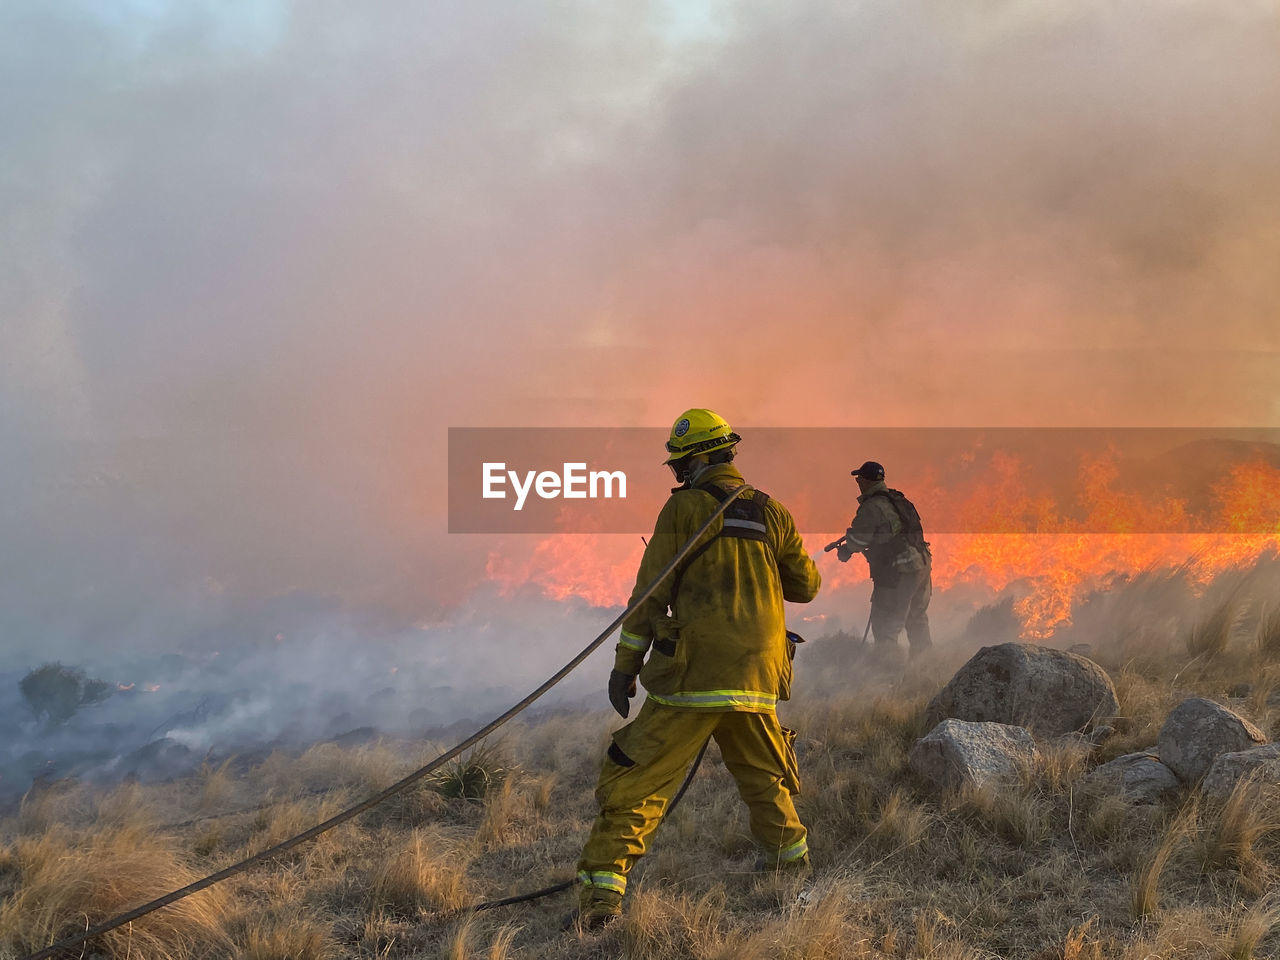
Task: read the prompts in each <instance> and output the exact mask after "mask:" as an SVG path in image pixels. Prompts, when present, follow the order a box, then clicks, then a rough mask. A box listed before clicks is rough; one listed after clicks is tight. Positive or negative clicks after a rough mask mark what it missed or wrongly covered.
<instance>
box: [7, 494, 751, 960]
mask: <svg viewBox="0 0 1280 960" xmlns="http://www.w3.org/2000/svg"><path fill="white" fill-rule="evenodd" d="M749 489H750V485H749V484H745V483H744V484H742V485H741V486H739V487H737V488H736V489H734V490H732V491H731V492H730V493H729V495H728V496H727V497H725V499H724V500H723V501H722V502H721V503H719V504H718V505H717V507H716V509H715V511H713V512H712V514H711V516H709V517H708V518H707V520H706V522H705V523H703V525H702V526H701V527H699V528H698V530H697V531H696V532H695V533H694V534H693V536H691V537H690V538H689V539H688V540H687V541H685V543H684V545H683V546H682V547H681V548H680V549H679V550H677V551H676V554H675V556H674V557H672V558H671V560H670V561H669V562H668V563H667V565H666V566H664V567H663V568H662V569H661V570H660V571H659V572H658V575H657V576H656V577H654V578H653V580H652V581H651V582H650V583H649V585H648V586H647V587H645V589H644V591H643V592H641V593H640V595H639V596H637V597H636V598H635V599H634V600H633V601H632V602H631V604H630V605H629V606H628V607H627V608H626V609H625V610H623V611H622V613H620V614H618V616H617V617H615V618H614V619H613V621H612V622H611V623H610V624H609V625H608V626H607V627H605V629H604V630H603V631H601V632H600V634H599V635H598V636H597V637H596V638H595V639H594V640H592V641H591V642H590V643H589V644H587V645H586V646H585V647H583V648H582V650H581V651H580V652H579V653H578V654H577V656H575V657H574V658H573V659H572V660H570V661H569V662H568V663H566V664H565V665H564V666H563V667H561V668H560V669H559V670H557V671H556V672H555V673H554V674H552V675H551V676H550V677H548V678H547V679H546V680H544V681H543V682H542V683H541V684H540V685H539V686H538V687H537V688H536V689H535V690H534V691H533V692H532V693H530V694H529V695H528V696H526V697H525V698H524V699H523V700H521V701H520V702H519V703H516V704H515V705H514V706H512V707H510V708H508V709H507V710H506V711H505V712H504V713H502V714H500V715H499V716H497V717H495V718H494V719H493V720H490V721H489V722H488V723H487V724H485V725H484V726H483V727H481V728H480V729H479V730H477V731H476V732H475V733H473V734H471V736H469V737H467V738H466V739H465V740H463V741H461V742H460V743H458V744H457V745H456V746H454V747H452V748H451V749H449V750H447V751H446V752H444V753H442V754H441V755H440V756H438V757H436V758H435V759H434V760H432V761H431V762H430V763H428V764H426V765H425V766H423V767H419V768H418V769H417V770H415V771H413V773H410V774H409V775H407V776H405V777H402V778H401V779H400V780H397V781H396V782H395V783H393V784H391V786H389V787H386V788H385V789H383V790H381V791H379V792H378V793H375V794H374V795H373V796H371V797H369V798H368V799H366V800H363V801H361V802H360V803H357V804H356V805H355V806H352V807H348V808H347V809H346V810H343V811H342V812H340V813H337V814H334V815H333V816H332V817H330V818H329V819H328V820H325V821H324V822H322V823H318V824H316V825H315V826H314V827H312V828H311V829H309V830H304V831H303V832H302V833H299V834H296V835H295V836H292V837H290V838H289V839H287V840H282V841H281V842H280V843H277V844H275V845H274V846H272V847H268V848H267V849H266V850H262V851H260V852H258V853H255V854H254V855H253V856H251V857H246V858H245V859H244V860H241V861H240V862H239V863H234V864H232V865H231V866H229V867H226V868H224V869H222V870H219V871H218V872H217V873H213V874H210V875H209V876H207V877H204V878H202V879H200V880H196V881H194V882H192V883H189V884H187V885H186V886H185V887H181V888H179V889H177V890H174V891H172V892H170V893H167V894H165V895H164V896H162V897H157V898H156V899H154V900H151V901H149V902H147V903H144V904H142V905H141V906H137V907H134V908H133V909H132V910H128V911H126V912H124V913H121V914H119V915H117V916H115V917H112V918H111V919H110V920H106V921H103V922H102V923H99V924H95V925H94V926H92V927H89V928H88V929H86V930H83V931H81V932H79V933H77V934H74V935H72V936H70V937H65V938H63V939H62V940H58V941H56V942H55V943H51V944H50V945H49V946H47V947H44V948H43V949H41V950H38V951H37V952H35V953H31V954H28V955H26V956H24V957H21V958H20V960H45V958H47V957H53V956H56V955H58V954H59V953H61V952H62V951H64V950H68V949H70V948H71V947H76V946H79V945H80V944H82V943H85V942H86V941H88V940H92V939H93V938H95V937H99V936H101V935H102V934H104V933H110V932H111V931H112V930H115V929H116V928H118V927H122V926H124V925H125V924H126V923H132V922H133V921H134V920H137V919H139V918H140V917H145V916H146V915H147V914H149V913H154V912H155V911H157V910H160V909H162V908H164V907H167V906H169V905H170V904H173V903H177V902H178V901H179V900H184V899H186V898H187V897H189V896H191V895H192V894H193V893H199V892H200V891H201V890H206V889H208V888H209V887H212V886H213V885H214V884H216V883H221V882H222V881H223V880H228V879H230V878H231V877H234V876H236V875H237V874H240V873H243V872H245V871H246V870H248V869H249V868H251V867H253V866H256V865H257V864H259V863H262V862H263V861H265V860H270V859H272V858H274V857H276V856H278V855H279V854H282V853H284V852H285V851H286V850H292V849H293V848H294V847H297V846H299V845H301V844H304V843H306V842H307V841H309V840H314V839H315V838H316V837H318V836H320V835H321V834H324V833H328V832H329V831H330V830H332V829H333V828H334V827H337V826H340V825H341V824H343V823H346V822H347V821H348V820H351V819H353V818H355V817H358V816H359V815H360V814H362V813H364V812H365V811H367V810H371V809H373V808H374V807H376V806H378V805H379V804H381V803H383V802H384V801H386V800H389V799H390V798H391V797H394V796H395V795H396V794H399V793H402V792H403V791H404V790H406V789H408V788H409V787H411V786H412V785H413V784H415V783H417V782H418V781H419V780H421V779H422V778H423V777H425V776H427V775H428V774H430V773H433V772H434V771H436V770H438V769H439V768H440V767H442V766H444V765H445V764H446V763H448V762H449V761H450V760H452V759H454V758H455V757H457V756H459V755H461V754H462V753H464V752H465V751H466V750H467V749H468V748H470V747H473V746H475V744H477V743H479V742H480V741H481V740H483V739H484V738H485V737H487V736H489V735H490V734H491V733H493V732H494V731H495V730H497V729H498V728H499V727H501V726H502V725H503V724H505V723H506V722H507V721H509V720H511V719H512V718H513V717H515V716H516V715H517V714H519V713H521V712H523V711H524V710H526V709H528V707H530V706H531V705H532V704H533V703H534V702H535V701H537V700H538V699H540V698H541V697H542V696H543V694H545V693H546V692H547V691H548V690H550V689H551V688H552V687H554V686H555V685H556V684H557V683H559V682H560V681H561V680H563V679H564V678H565V677H567V676H568V675H569V674H570V673H572V672H573V671H574V670H575V669H577V667H578V666H579V665H581V664H582V662H583V661H584V660H586V659H587V657H589V656H590V655H591V654H592V653H594V652H595V650H596V648H597V647H599V646H600V645H601V644H602V643H604V642H605V641H606V640H607V639H609V637H611V636H612V635H613V632H614V631H615V630H617V629H618V628H619V627H620V626H621V625H622V622H623V621H624V620H625V619H626V618H627V617H629V616H630V615H631V614H632V613H633V612H634V611H635V610H636V609H637V608H638V607H639V606H640V604H642V603H643V602H644V601H645V600H647V599H649V597H650V596H652V595H653V593H654V591H655V590H657V589H658V587H659V586H661V585H662V582H663V581H664V580H666V579H667V577H669V576H670V575H671V574H672V573H673V572H674V571H675V569H676V567H677V566H678V565H679V564H680V561H682V560H683V559H684V558H685V557H686V556H688V555H689V553H690V552H691V551H692V550H693V548H694V547H695V546H696V545H697V543H698V541H699V540H700V539H701V538H702V535H703V534H704V533H706V532H707V531H708V530H710V529H711V527H712V525H713V524H714V523H715V522H716V520H717V519H719V517H720V515H721V514H723V513H724V512H725V510H727V509H728V508H729V505H730V504H731V503H733V502H734V500H735V499H737V497H738V495H739V494H741V493H743V492H744V491H746V490H749ZM704 749H705V745H704ZM700 759H701V754H699V760H700ZM697 767H698V763H697V762H695V763H694V765H693V767H692V768H691V769H690V772H689V775H688V777H687V779H686V782H685V784H684V785H683V786H682V787H681V792H682V793H683V791H684V789H685V788H687V786H688V784H689V782H691V781H692V779H693V774H694V773H695V772H696V771H697ZM672 805H673V806H674V803H673V804H672ZM573 882H574V881H567V882H566V883H564V884H561V885H558V886H557V887H555V888H554V889H553V888H550V887H549V888H547V889H546V890H543V891H535V894H536V895H538V896H546V895H549V894H550V893H554V892H558V891H559V890H563V889H567V888H568V886H570V885H572V883H573ZM521 899H522V898H520V897H517V898H508V901H509V902H513V903H516V902H520V900H521ZM524 899H536V897H535V896H534V895H526V896H525V898H524ZM505 902H507V901H494V902H493V903H491V904H488V905H486V904H480V905H478V907H476V908H472V910H473V911H474V910H475V909H487V908H488V907H496V906H501V905H503V903H505Z"/></svg>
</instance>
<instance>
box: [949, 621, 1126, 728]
mask: <svg viewBox="0 0 1280 960" xmlns="http://www.w3.org/2000/svg"><path fill="white" fill-rule="evenodd" d="M1118 710H1119V702H1118V701H1117V700H1116V691H1115V687H1114V686H1113V685H1112V683H1111V678H1110V677H1108V676H1107V674H1106V671H1104V670H1103V669H1102V668H1101V667H1100V666H1098V665H1097V664H1096V663H1094V662H1093V661H1092V660H1086V659H1085V658H1084V657H1081V656H1077V655H1076V654H1074V653H1067V652H1066V651H1064V650H1054V649H1052V648H1050V647H1041V646H1037V645H1035V644H1031V643H1002V644H999V645H998V646H994V647H983V648H982V649H981V650H979V651H978V652H977V653H975V654H974V655H973V657H972V658H971V659H970V660H969V662H968V663H966V664H965V665H964V666H963V667H961V668H960V669H959V670H958V671H957V672H956V675H955V676H954V677H952V678H951V680H950V682H948V683H947V685H946V686H945V687H943V688H942V690H941V691H939V693H938V695H937V696H936V697H934V698H933V700H932V701H931V702H930V704H929V707H928V711H927V712H926V715H925V721H926V723H928V724H929V725H930V726H933V725H934V724H937V723H939V722H940V721H942V720H945V719H947V718H953V719H956V720H968V721H972V722H990V723H1003V724H1009V725H1011V726H1017V727H1026V728H1027V729H1029V730H1032V731H1034V732H1035V734H1036V736H1040V737H1055V736H1060V735H1062V734H1064V733H1070V732H1071V731H1073V730H1083V729H1085V728H1086V727H1088V726H1090V725H1091V724H1093V723H1096V722H1100V721H1101V720H1103V719H1104V718H1107V717H1113V716H1115V715H1116V712H1117V711H1118Z"/></svg>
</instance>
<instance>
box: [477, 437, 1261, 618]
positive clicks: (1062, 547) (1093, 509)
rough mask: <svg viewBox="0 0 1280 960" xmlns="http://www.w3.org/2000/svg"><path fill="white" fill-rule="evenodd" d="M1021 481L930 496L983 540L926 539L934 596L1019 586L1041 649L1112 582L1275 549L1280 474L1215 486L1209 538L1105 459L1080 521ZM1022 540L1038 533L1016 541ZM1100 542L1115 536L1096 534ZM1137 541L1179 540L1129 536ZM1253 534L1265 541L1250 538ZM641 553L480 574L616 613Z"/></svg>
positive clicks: (597, 543) (1168, 501)
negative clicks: (1076, 608)
mask: <svg viewBox="0 0 1280 960" xmlns="http://www.w3.org/2000/svg"><path fill="white" fill-rule="evenodd" d="M1022 473H1023V471H1022V465H1021V464H1020V463H1019V462H1018V461H1017V459H1016V458H1013V457H997V458H995V459H994V461H993V467H992V470H991V471H989V472H988V474H987V475H986V476H985V477H984V478H983V481H982V482H981V483H980V484H976V485H974V486H972V487H970V488H969V489H968V490H967V491H965V492H961V493H959V494H955V495H951V499H950V500H947V497H948V492H947V491H945V490H941V489H931V490H929V491H927V493H928V495H929V497H930V498H931V499H932V501H933V502H947V503H948V505H949V507H952V508H954V510H955V513H953V515H955V516H960V517H963V518H964V520H965V525H966V527H967V528H968V529H980V530H988V531H991V532H990V533H979V534H941V535H934V536H931V537H930V541H931V543H932V547H933V557H934V561H933V579H934V587H935V589H936V590H945V589H947V588H948V587H952V586H956V585H959V584H981V585H984V586H986V587H988V588H990V589H991V590H993V591H996V592H999V591H1001V590H1004V589H1006V588H1007V587H1009V586H1011V585H1013V584H1016V583H1020V582H1021V583H1025V585H1026V587H1027V593H1026V595H1025V596H1023V597H1022V598H1021V599H1019V600H1017V601H1016V602H1015V605H1014V610H1015V612H1016V613H1017V615H1018V616H1019V618H1020V619H1021V621H1022V624H1023V630H1022V634H1023V637H1024V638H1026V639H1033V640H1034V639H1044V638H1047V637H1049V636H1052V634H1053V633H1054V632H1055V631H1056V630H1057V629H1059V628H1060V627H1062V626H1065V625H1067V624H1069V623H1070V618H1071V610H1072V607H1073V605H1074V604H1075V603H1076V602H1077V601H1078V600H1079V599H1080V598H1081V597H1082V596H1083V595H1084V594H1086V593H1088V592H1089V591H1091V590H1094V589H1097V588H1098V587H1099V586H1101V585H1103V584H1104V583H1106V581H1107V580H1108V579H1109V578H1111V577H1113V576H1114V575H1116V574H1127V573H1136V572H1138V571H1141V570H1146V569H1151V568H1159V567H1173V566H1178V565H1182V564H1185V565H1186V573H1187V576H1188V577H1190V578H1191V579H1192V581H1193V582H1196V583H1207V582H1208V581H1209V580H1211V579H1212V578H1213V577H1214V576H1215V575H1216V574H1217V573H1219V572H1221V571H1223V570H1226V569H1229V568H1231V567H1234V566H1238V565H1240V564H1242V563H1246V562H1248V561H1250V560H1253V559H1255V558H1256V557H1258V556H1259V555H1260V554H1262V553H1264V552H1266V551H1268V550H1277V549H1280V525H1277V523H1276V520H1275V518H1277V517H1280V470H1277V469H1276V468H1275V467H1273V466H1271V465H1270V464H1267V463H1265V462H1261V461H1256V462H1246V463H1238V464H1235V465H1233V466H1232V467H1231V468H1230V469H1229V470H1228V471H1227V473H1226V476H1225V477H1224V479H1223V480H1222V481H1221V482H1220V483H1218V484H1217V485H1215V486H1214V488H1213V494H1214V498H1215V501H1216V504H1217V517H1216V522H1215V523H1213V524H1212V528H1213V529H1212V532H1211V531H1209V530H1205V529H1203V528H1201V529H1195V528H1194V525H1193V522H1192V520H1191V519H1190V517H1189V514H1188V511H1187V508H1186V504H1185V503H1184V502H1183V501H1181V500H1178V499H1175V498H1163V499H1155V500H1153V501H1144V500H1143V499H1141V498H1140V497H1138V496H1137V495H1136V494H1132V493H1126V492H1122V491H1118V490H1116V489H1114V487H1113V483H1114V481H1115V479H1116V475H1117V472H1116V468H1115V465H1114V462H1113V461H1112V460H1111V459H1109V458H1106V457H1099V458H1095V459H1091V460H1087V461H1085V462H1083V463H1082V464H1081V465H1080V468H1079V473H1078V476H1077V484H1076V489H1077V491H1078V493H1077V496H1078V499H1079V501H1080V502H1079V506H1081V507H1083V508H1084V510H1083V514H1082V513H1081V511H1080V510H1075V511H1067V510H1063V509H1061V508H1060V506H1059V504H1057V503H1055V502H1054V501H1053V499H1052V498H1050V497H1047V496H1045V495H1043V494H1035V493H1031V492H1029V491H1028V490H1027V489H1026V486H1025V484H1024V483H1023V480H1022ZM925 519H926V523H927V520H928V518H927V517H926V518H925ZM1028 529H1034V530H1036V531H1040V532H1036V533H1026V532H1017V531H1026V530H1028ZM1099 530H1105V531H1114V532H1106V533H1098V532H1093V531H1099ZM1141 530H1169V531H1175V532H1171V533H1139V532H1136V531H1141ZM1258 530H1266V531H1269V532H1263V533H1257V532H1246V531H1258ZM837 536H839V534H838V533H837V534H824V535H811V536H806V537H805V538H804V539H805V546H806V548H807V549H808V550H809V551H810V553H811V554H813V555H815V556H822V547H823V546H824V545H825V544H827V543H829V542H830V541H831V540H833V539H835V538H836V537H837ZM642 551H643V545H642V544H641V543H640V541H639V538H638V537H637V538H635V539H634V540H632V539H631V538H629V537H620V536H609V537H602V536H597V535H593V534H564V535H558V536H551V537H545V538H543V539H541V540H539V541H538V542H537V543H536V545H535V546H534V547H533V549H532V551H530V552H529V553H528V554H527V555H526V556H524V557H523V558H520V557H517V556H515V555H513V554H512V553H510V552H507V551H500V550H495V551H494V552H492V553H491V554H490V556H489V560H488V564H487V566H486V572H487V575H488V577H489V579H490V580H491V581H494V582H496V583H497V584H498V585H499V588H500V592H501V594H502V595H503V596H512V595H514V594H516V593H517V592H519V591H521V590H529V589H532V590H534V591H536V592H538V593H540V594H541V595H543V596H546V597H549V598H552V599H555V600H567V599H570V598H575V597H576V598H580V599H582V600H585V601H587V602H588V603H591V604H594V605H596V606H618V605H621V604H624V603H625V602H626V600H627V597H628V596H629V595H630V593H631V589H632V587H633V585H634V583H635V573H636V569H637V567H638V565H639V562H640V556H641V554H642ZM828 556H830V555H828ZM820 563H822V569H823V577H824V585H823V590H824V591H826V592H830V591H834V590H842V589H846V588H848V587H850V586H852V585H855V584H858V583H861V582H863V581H865V580H866V579H867V570H866V564H865V563H861V562H859V561H858V560H856V559H855V560H853V561H851V562H850V563H847V564H840V563H834V562H823V561H821V560H820Z"/></svg>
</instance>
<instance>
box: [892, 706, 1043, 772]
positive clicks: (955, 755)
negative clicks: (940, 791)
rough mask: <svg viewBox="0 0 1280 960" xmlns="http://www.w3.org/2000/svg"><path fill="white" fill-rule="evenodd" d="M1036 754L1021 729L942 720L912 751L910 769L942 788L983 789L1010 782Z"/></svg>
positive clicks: (1000, 724) (1000, 725)
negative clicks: (1009, 779) (973, 787)
mask: <svg viewBox="0 0 1280 960" xmlns="http://www.w3.org/2000/svg"><path fill="white" fill-rule="evenodd" d="M1035 753H1036V746H1035V740H1033V739H1032V737H1031V734H1030V733H1028V732H1027V731H1026V730H1024V729H1022V728H1021V727H1011V726H1008V725H1006V724H1003V723H971V722H969V721H966V720H943V721H942V722H941V723H940V724H938V725H937V726H936V727H934V728H933V729H932V730H930V731H929V733H928V734H927V735H926V736H924V737H922V738H921V739H919V740H917V741H916V742H915V746H913V747H912V748H911V754H910V757H909V762H910V764H911V769H912V770H914V771H915V772H916V773H917V774H918V775H919V776H920V777H921V778H923V779H925V780H927V781H929V782H930V783H932V784H933V785H934V786H936V787H939V788H944V789H945V788H947V787H960V786H968V785H973V786H982V785H983V784H986V783H989V782H991V781H993V780H1002V779H1008V778H1011V777H1013V776H1015V775H1016V774H1017V771H1018V768H1019V766H1021V765H1023V764H1025V763H1028V762H1030V761H1031V760H1032V759H1033V758H1034V757H1035Z"/></svg>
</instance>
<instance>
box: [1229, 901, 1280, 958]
mask: <svg viewBox="0 0 1280 960" xmlns="http://www.w3.org/2000/svg"><path fill="white" fill-rule="evenodd" d="M1278 926H1280V894H1276V893H1272V894H1271V895H1270V896H1267V897H1264V898H1263V899H1261V900H1259V901H1257V902H1256V903H1255V904H1253V905H1252V906H1251V907H1249V909H1248V910H1246V911H1245V912H1244V914H1243V915H1242V916H1241V917H1240V919H1239V920H1238V921H1237V922H1236V924H1235V926H1234V927H1233V928H1232V930H1231V931H1230V932H1229V933H1228V935H1227V938H1226V940H1227V944H1226V954H1227V956H1228V957H1229V958H1230V960H1254V958H1255V957H1257V956H1258V947H1259V946H1260V945H1261V943H1262V941H1263V940H1264V939H1266V938H1267V937H1268V936H1269V935H1270V933H1271V931H1272V930H1275V929H1276V928H1277V927H1278Z"/></svg>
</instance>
